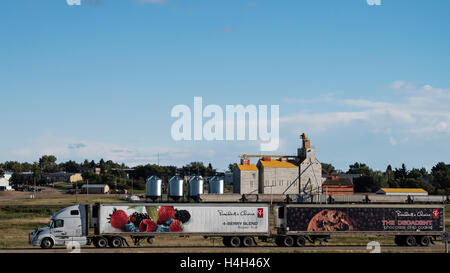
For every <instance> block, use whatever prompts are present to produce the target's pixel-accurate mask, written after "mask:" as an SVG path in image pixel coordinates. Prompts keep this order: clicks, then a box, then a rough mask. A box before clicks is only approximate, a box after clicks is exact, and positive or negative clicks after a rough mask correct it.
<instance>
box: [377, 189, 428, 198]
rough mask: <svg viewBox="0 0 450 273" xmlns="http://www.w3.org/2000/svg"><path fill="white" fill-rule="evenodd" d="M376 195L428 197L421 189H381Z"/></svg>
mask: <svg viewBox="0 0 450 273" xmlns="http://www.w3.org/2000/svg"><path fill="white" fill-rule="evenodd" d="M377 194H384V195H422V196H423V195H428V192H427V191H426V190H424V189H422V188H381V189H380V190H379V191H377Z"/></svg>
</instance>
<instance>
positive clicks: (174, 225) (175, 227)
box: [170, 220, 183, 232]
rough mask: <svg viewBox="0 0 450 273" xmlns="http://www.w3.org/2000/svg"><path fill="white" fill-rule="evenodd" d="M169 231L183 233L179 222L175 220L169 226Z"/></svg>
mask: <svg viewBox="0 0 450 273" xmlns="http://www.w3.org/2000/svg"><path fill="white" fill-rule="evenodd" d="M170 231H171V232H182V231H183V225H182V224H181V222H180V221H179V220H175V221H173V222H172V224H170Z"/></svg>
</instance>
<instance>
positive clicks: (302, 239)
mask: <svg viewBox="0 0 450 273" xmlns="http://www.w3.org/2000/svg"><path fill="white" fill-rule="evenodd" d="M295 244H296V245H297V246H298V247H304V246H305V245H306V238H305V237H303V236H298V237H297V238H296V239H295Z"/></svg>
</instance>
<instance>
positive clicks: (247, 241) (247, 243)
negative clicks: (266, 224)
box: [242, 236, 255, 247]
mask: <svg viewBox="0 0 450 273" xmlns="http://www.w3.org/2000/svg"><path fill="white" fill-rule="evenodd" d="M254 245H255V241H254V239H253V237H250V236H247V237H244V238H242V246H244V247H252V246H254Z"/></svg>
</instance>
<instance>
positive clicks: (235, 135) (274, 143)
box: [171, 97, 280, 151]
mask: <svg viewBox="0 0 450 273" xmlns="http://www.w3.org/2000/svg"><path fill="white" fill-rule="evenodd" d="M268 108H269V107H268V106H267V105H258V106H256V105H253V104H250V105H247V106H243V105H226V107H225V117H224V111H223V109H222V108H221V107H220V106H219V105H215V104H210V105H206V107H203V99H202V97H194V111H193V114H192V111H191V108H190V107H189V106H187V105H183V104H179V105H175V106H174V107H173V108H172V112H171V116H172V117H173V118H178V120H176V121H175V122H174V123H173V124H172V129H171V135H172V139H173V140H175V141H180V140H196V141H199V140H207V141H212V140H219V141H223V140H226V141H232V140H259V141H260V142H261V144H260V150H261V151H275V150H277V149H278V145H279V108H280V107H279V105H271V106H270V120H269V119H268V114H269V113H268ZM247 117H248V119H247ZM204 118H206V119H208V120H207V121H206V122H205V123H203V119H204ZM269 123H270V131H269ZM192 125H193V126H192ZM192 127H193V136H192ZM247 131H248V135H247V134H246V133H247ZM224 132H225V133H224Z"/></svg>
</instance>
